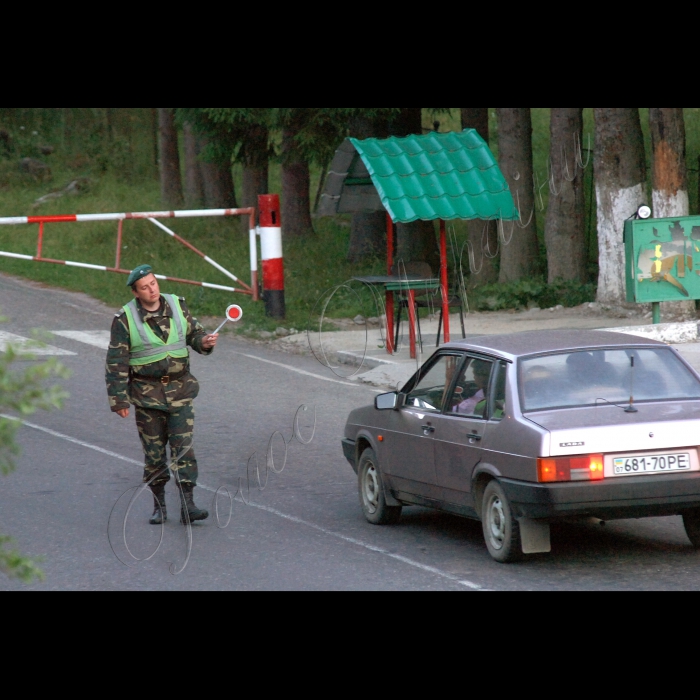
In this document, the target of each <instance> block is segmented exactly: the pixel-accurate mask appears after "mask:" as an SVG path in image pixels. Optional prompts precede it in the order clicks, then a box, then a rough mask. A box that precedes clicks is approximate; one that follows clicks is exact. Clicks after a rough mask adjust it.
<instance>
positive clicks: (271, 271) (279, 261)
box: [258, 194, 286, 320]
mask: <svg viewBox="0 0 700 700" xmlns="http://www.w3.org/2000/svg"><path fill="white" fill-rule="evenodd" d="M258 208H259V210H260V248H261V252H262V265H263V299H264V300H265V313H266V314H267V315H268V316H271V317H272V318H277V319H280V320H282V319H284V317H285V315H286V306H285V301H284V256H283V253H282V217H281V215H280V198H279V195H277V194H262V195H260V196H259V197H258Z"/></svg>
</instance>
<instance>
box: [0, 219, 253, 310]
mask: <svg viewBox="0 0 700 700" xmlns="http://www.w3.org/2000/svg"><path fill="white" fill-rule="evenodd" d="M221 216H248V217H249V219H250V230H251V232H255V230H256V227H255V209H252V208H250V209H198V210H192V211H156V212H139V213H129V214H70V215H66V216H16V217H6V218H0V226H2V225H5V226H16V225H21V224H38V225H39V238H38V242H37V252H36V255H34V256H32V255H21V254H19V253H10V252H6V251H0V257H5V258H16V259H18V260H33V261H34V262H46V263H54V264H57V265H68V266H70V267H81V268H85V269H88V270H101V271H104V272H116V273H118V274H121V275H128V274H130V273H131V271H130V270H122V269H121V251H122V233H123V225H124V221H125V220H129V219H147V220H148V221H150V222H151V223H152V224H154V225H155V226H157V227H158V228H160V229H161V230H163V231H164V232H165V233H167V234H168V235H169V236H171V237H173V238H174V239H175V240H176V241H178V242H179V243H182V245H184V246H186V247H187V248H189V249H190V250H191V251H192V252H194V253H196V254H197V255H199V256H200V257H201V258H203V259H204V260H205V261H206V262H208V263H209V264H210V265H212V266H213V267H215V268H216V269H217V270H219V272H221V273H222V274H224V275H226V276H227V277H229V278H230V279H231V280H233V281H234V282H236V283H237V284H238V285H239V287H240V288H237V287H225V286H222V285H220V284H211V283H209V282H195V281H193V280H185V279H180V278H178V277H166V276H164V275H156V277H157V278H158V279H159V280H167V281H169V282H179V283H181V284H192V285H195V286H198V287H207V288H208V289H218V290H221V291H224V292H238V293H240V294H249V295H251V296H252V297H253V299H254V300H255V301H258V299H259V291H258V270H257V245H256V241H255V236H254V235H253V234H251V237H250V238H251V254H250V258H251V283H250V286H248V285H247V284H246V283H245V282H243V280H240V279H239V278H238V277H236V275H234V274H233V273H232V272H230V271H229V270H227V269H226V268H224V267H222V266H221V265H219V264H218V263H217V262H215V261H214V260H212V259H211V258H210V257H209V256H208V255H205V254H204V253H202V252H201V251H200V250H198V249H197V248H195V247H194V246H193V245H192V244H191V243H189V242H188V241H186V240H185V239H184V238H182V237H180V236H178V235H177V234H176V233H175V232H174V231H172V230H170V229H169V228H168V227H167V226H165V225H164V224H162V223H160V221H158V219H191V218H197V217H221ZM90 221H118V222H119V228H118V231H117V252H116V258H115V262H114V267H106V266H104V265H91V264H88V263H80V262H73V261H70V260H53V259H52V258H45V257H43V254H42V249H43V245H44V226H45V224H59V223H72V222H78V223H80V222H90Z"/></svg>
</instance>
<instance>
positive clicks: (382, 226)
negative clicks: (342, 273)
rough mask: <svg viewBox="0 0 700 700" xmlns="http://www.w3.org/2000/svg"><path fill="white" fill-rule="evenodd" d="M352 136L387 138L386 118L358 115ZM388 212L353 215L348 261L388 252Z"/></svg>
mask: <svg viewBox="0 0 700 700" xmlns="http://www.w3.org/2000/svg"><path fill="white" fill-rule="evenodd" d="M350 136H352V137H354V138H357V139H368V138H379V139H383V138H387V137H388V136H389V126H388V124H387V123H386V120H382V119H367V118H365V117H358V118H357V119H353V120H352V122H351V123H350ZM386 227H387V221H386V212H383V211H380V212H358V213H356V214H353V215H352V228H351V230H350V246H349V247H348V261H349V262H352V263H356V262H360V261H361V260H364V259H365V258H370V257H374V256H377V255H382V254H386Z"/></svg>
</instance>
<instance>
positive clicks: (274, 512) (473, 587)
mask: <svg viewBox="0 0 700 700" xmlns="http://www.w3.org/2000/svg"><path fill="white" fill-rule="evenodd" d="M239 354H242V353H239ZM274 364H277V363H274ZM0 418H6V419H7V420H13V421H18V422H20V423H22V425H24V426H26V427H27V428H31V429H32V430H38V431H40V432H42V433H46V434H47V435H52V436H53V437H57V438H60V439H61V440H66V441H67V442H72V443H73V444H74V445H80V446H81V447H86V448H87V449H89V450H94V451H95V452H100V453H102V454H105V455H108V456H109V457H114V458H115V459H118V460H121V461H122V462H127V463H128V464H134V465H136V466H139V467H141V466H143V463H142V462H137V461H136V460H134V459H129V458H128V457H122V455H119V454H117V453H116V452H110V451H109V450H105V449H103V448H102V447H98V446H97V445H91V444H90V443H89V442H83V441H82V440H77V439H76V438H73V437H70V436H69V435H64V434H63V433H58V432H56V431H55V430H49V428H43V427H41V426H39V425H35V424H34V423H28V422H27V421H24V420H21V419H19V418H15V417H13V416H8V415H5V414H2V413H0ZM199 488H201V489H204V490H205V491H209V492H210V493H216V492H217V489H213V488H211V486H205V485H204V484H199ZM248 506H249V507H251V508H257V509H258V510H263V511H265V512H266V513H270V514H272V515H276V516H277V517H278V518H283V519H284V520H289V521H290V522H293V523H297V524H298V525H304V526H305V527H309V528H311V529H313V530H316V531H317V532H321V533H323V534H324V535H328V536H329V537H334V538H335V539H338V540H342V541H343V542H347V543H348V544H353V545H355V546H357V547H361V548H363V549H366V550H368V551H370V552H374V553H375V554H381V555H382V556H385V557H389V558H390V559H394V560H396V561H400V562H401V563H403V564H407V565H408V566H411V567H413V568H415V569H420V570H421V571H425V572H426V573H430V574H434V575H435V576H439V577H440V578H444V579H446V580H448V581H452V582H453V583H457V584H458V585H460V586H464V587H465V588H469V589H470V590H473V591H486V590H487V589H485V588H483V587H482V586H479V585H478V584H476V583H473V582H472V581H465V580H464V579H460V578H459V576H455V575H454V574H450V573H448V572H447V571H442V570H441V569H437V568H435V567H434V566H427V565H426V564H421V563H420V562H417V561H414V560H413V559H409V558H408V557H404V556H402V555H400V554H394V553H393V552H390V551H388V550H386V549H384V548H383V547H377V546H375V545H372V544H369V543H367V542H363V541H362V540H358V539H355V538H354V537H347V536H346V535H341V534H340V533H339V532H334V531H333V530H328V529H326V528H325V527H321V526H320V525H315V524H314V523H310V522H308V521H306V520H302V519H301V518H297V517H295V516H293V515H287V514H286V513H283V512H282V511H279V510H277V509H275V508H270V507H269V506H263V505H260V504H258V503H252V502H251V503H248Z"/></svg>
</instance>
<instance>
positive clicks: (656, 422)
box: [525, 401, 700, 457]
mask: <svg viewBox="0 0 700 700" xmlns="http://www.w3.org/2000/svg"><path fill="white" fill-rule="evenodd" d="M636 408H637V410H638V412H637V413H626V412H625V411H624V407H623V408H618V407H616V406H598V407H587V408H574V409H564V410H558V411H543V412H541V413H528V414H526V415H525V417H526V418H527V419H528V420H530V421H531V422H533V423H535V424H536V425H539V426H540V427H542V428H544V429H545V430H547V431H549V446H548V447H547V445H546V443H547V440H545V441H544V443H545V444H543V450H544V451H545V453H546V454H542V455H541V456H542V457H566V456H570V455H580V454H593V453H603V454H610V453H624V452H642V451H647V450H648V451H652V450H655V451H658V450H667V449H677V448H680V447H693V446H696V445H698V444H700V402H698V401H683V402H668V403H663V404H640V405H638V406H637V407H636Z"/></svg>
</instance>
